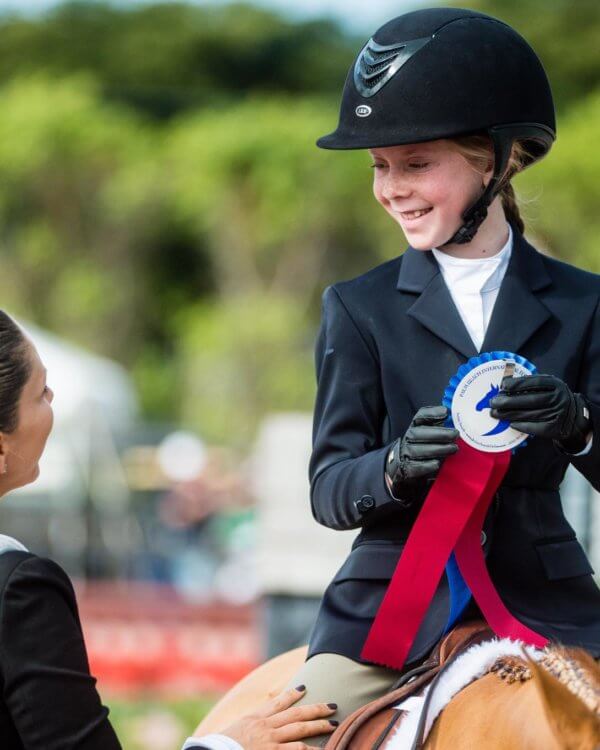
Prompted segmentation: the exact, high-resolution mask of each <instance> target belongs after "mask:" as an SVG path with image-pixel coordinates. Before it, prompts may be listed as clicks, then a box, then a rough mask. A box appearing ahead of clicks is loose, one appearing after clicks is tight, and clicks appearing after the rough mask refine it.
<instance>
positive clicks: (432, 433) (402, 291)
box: [290, 8, 600, 746]
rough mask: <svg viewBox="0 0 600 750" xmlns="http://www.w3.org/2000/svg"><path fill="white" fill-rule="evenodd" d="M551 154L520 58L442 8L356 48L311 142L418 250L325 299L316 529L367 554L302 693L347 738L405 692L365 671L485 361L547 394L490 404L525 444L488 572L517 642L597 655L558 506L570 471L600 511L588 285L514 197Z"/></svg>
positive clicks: (584, 573)
mask: <svg viewBox="0 0 600 750" xmlns="http://www.w3.org/2000/svg"><path fill="white" fill-rule="evenodd" d="M554 138H555V119H554V107H553V102H552V94H551V91H550V87H549V84H548V81H547V78H546V75H545V73H544V70H543V67H542V65H541V63H540V61H539V60H538V58H537V56H536V55H535V53H534V52H533V50H532V49H531V48H530V47H529V45H528V44H527V43H526V42H525V40H524V39H523V38H522V37H520V36H519V35H518V34H517V33H516V32H515V31H514V30H513V29H511V28H510V27H509V26H508V25H506V24H505V23H503V22H501V21H498V20H496V19H493V18H491V17H489V16H487V15H484V14H482V13H477V12H473V11H469V10H459V9H451V8H435V9H426V10H419V11H415V12H412V13H407V14H405V15H403V16H400V17H399V18H395V19H394V20H392V21H390V22H389V23H387V24H385V25H384V26H382V27H381V28H380V29H379V30H378V31H377V32H376V33H375V35H374V36H373V37H372V38H371V39H370V40H369V41H368V42H367V44H366V45H365V46H364V47H363V49H362V50H361V51H360V53H359V55H358V57H357V59H356V61H355V63H354V64H353V65H352V67H351V69H350V71H349V74H348V77H347V80H346V84H345V88H344V92H343V97H342V103H341V112H340V122H339V126H338V128H337V129H336V130H335V132H333V133H331V134H329V135H327V136H325V137H323V138H321V139H320V140H319V141H318V145H319V146H320V147H322V148H329V149H368V150H369V153H370V155H371V157H372V159H373V166H374V168H375V172H374V194H375V198H376V199H377V201H378V202H379V203H380V204H381V205H382V206H383V208H384V209H385V210H386V211H387V212H388V213H389V214H390V216H391V217H392V218H393V220H394V221H396V222H397V223H398V224H399V225H400V227H401V228H402V230H403V232H404V234H405V236H406V238H407V239H408V241H409V243H410V246H409V248H408V249H407V250H406V251H405V252H404V253H403V255H401V256H400V257H398V258H394V259H393V260H391V261H388V262H387V263H383V264H382V265H380V266H378V267H376V268H374V269H372V270H370V271H368V272H367V273H365V274H364V275H362V276H360V277H358V278H356V279H352V280H350V281H345V282H340V283H337V284H334V285H333V286H330V287H328V288H327V289H326V290H325V292H324V295H323V316H322V323H321V328H320V331H319V334H318V339H317V344H316V369H317V380H318V392H317V399H316V406H315V414H314V444H313V454H312V458H311V464H310V481H311V504H312V511H313V514H314V516H315V518H316V519H317V521H319V522H320V523H322V524H325V525H326V526H329V527H331V528H335V529H353V528H356V529H360V533H359V534H358V536H357V538H356V540H355V542H354V545H353V550H352V552H351V554H350V556H349V557H348V559H347V560H346V562H345V563H344V564H343V566H342V567H341V569H340V570H339V571H338V573H337V574H336V576H335V577H334V579H333V581H332V583H331V584H330V585H329V587H328V588H327V590H326V592H325V594H324V597H323V601H322V605H321V609H320V612H319V615H318V618H317V621H316V624H315V626H314V629H313V632H312V635H311V639H310V647H309V655H308V659H307V661H306V662H305V664H304V666H303V668H302V669H301V671H300V673H299V674H297V675H296V676H295V677H294V678H293V683H294V684H296V683H298V682H302V683H304V684H306V686H307V696H308V697H309V698H310V699H311V700H313V701H318V700H328V701H329V700H335V702H336V703H337V704H338V706H339V709H338V713H337V717H336V718H338V719H343V718H345V716H347V715H348V714H349V713H350V712H351V711H353V710H354V709H355V708H357V707H359V706H360V705H363V704H364V703H366V702H367V701H368V700H371V699H374V698H376V697H378V696H379V695H381V694H383V693H385V692H386V691H387V690H388V689H389V688H390V687H391V685H392V684H393V683H394V681H395V680H396V679H397V677H398V674H399V673H398V671H396V670H392V669H388V668H386V667H385V666H381V665H378V664H374V663H372V662H369V661H368V660H366V659H364V658H362V657H361V651H362V648H363V646H364V643H365V641H366V639H367V636H368V634H369V630H370V628H371V625H372V623H373V620H374V618H375V616H376V614H377V611H378V609H379V606H380V604H381V602H382V599H383V597H384V594H385V592H386V589H387V587H388V584H389V581H390V579H391V577H392V575H393V572H394V570H395V568H396V565H397V562H398V559H399V557H400V553H401V551H402V549H403V546H404V543H405V542H406V539H407V537H408V535H409V533H410V530H411V527H412V525H413V523H414V521H415V518H416V516H417V514H418V512H419V509H420V507H421V505H422V503H423V500H424V498H425V496H426V495H427V493H428V491H429V489H430V487H431V485H432V483H433V481H434V480H435V478H436V476H437V473H438V471H439V469H440V466H441V464H442V462H443V460H444V458H445V457H446V456H448V455H450V454H452V453H454V452H455V451H456V450H457V444H456V440H457V437H458V432H457V431H456V430H454V429H453V428H451V427H447V426H444V423H445V420H446V417H447V410H446V408H445V407H443V406H440V405H439V404H440V403H441V399H442V396H443V394H444V389H445V388H446V386H447V384H448V382H449V380H450V378H451V377H452V376H453V375H454V374H455V373H456V371H457V369H458V368H459V366H461V365H462V364H464V363H465V362H466V361H467V360H468V359H470V358H471V357H474V356H476V355H477V354H478V353H479V352H489V351H498V350H500V351H509V352H515V353H518V354H520V355H522V356H524V357H526V358H527V359H529V360H530V361H531V362H533V363H534V364H535V365H536V367H537V372H538V373H542V374H540V375H532V376H531V377H528V378H506V379H504V380H503V381H502V390H501V392H500V394H499V395H498V396H496V398H495V399H492V402H491V407H492V411H491V416H492V417H494V418H496V419H503V420H506V421H508V422H510V424H511V425H512V426H513V427H514V428H515V429H517V430H520V431H522V432H526V433H529V434H530V435H532V436H533V437H532V438H531V439H530V440H529V441H528V443H527V445H526V447H524V448H521V449H520V450H518V451H517V452H516V453H515V455H514V456H513V457H512V460H511V463H510V468H509V470H508V473H507V474H506V476H505V477H504V480H503V482H502V484H501V486H500V489H499V490H498V492H497V493H496V496H495V500H494V502H493V504H492V507H491V510H490V513H489V514H488V518H487V522H486V526H485V533H484V534H483V535H482V544H484V548H485V551H486V555H487V567H488V571H489V573H490V575H491V578H492V580H493V583H494V585H495V587H496V589H497V591H498V592H499V594H500V596H501V598H502V600H503V602H504V603H505V604H506V606H507V607H508V609H509V610H510V612H511V613H512V615H514V616H515V617H516V618H518V619H519V620H520V621H521V622H523V623H525V624H526V625H527V626H528V627H530V628H532V629H533V630H535V631H536V632H537V633H540V634H542V635H543V636H544V637H546V638H549V639H554V640H560V641H562V642H563V643H565V644H568V645H580V646H583V647H584V648H586V649H588V650H589V651H591V652H592V653H593V654H594V655H596V656H599V655H600V591H599V590H598V588H597V586H596V585H595V583H594V581H593V579H592V575H591V573H592V572H593V571H592V569H591V567H590V565H589V562H588V561H587V559H586V556H585V554H584V552H583V550H582V548H581V546H580V545H579V543H578V541H577V540H576V538H575V535H574V532H573V530H572V528H571V527H570V526H569V524H568V522H567V521H566V519H565V517H564V515H563V511H562V507H561V500H560V495H559V490H558V488H559V485H560V482H561V481H562V478H563V476H564V473H565V471H566V469H567V466H568V464H569V463H572V464H573V465H574V466H575V467H576V468H577V469H578V470H579V471H580V472H581V473H582V474H583V475H584V476H585V477H586V478H587V479H588V481H589V482H590V483H591V484H592V485H593V486H594V487H595V488H596V489H598V490H600V440H599V439H596V438H594V435H593V433H594V428H593V425H594V423H595V424H596V425H598V424H600V312H599V307H598V302H599V298H600V277H598V276H597V275H595V274H591V273H587V272H585V271H582V270H580V269H577V268H574V267H573V266H570V265H568V264H565V263H562V262H559V261H557V260H554V259H551V258H548V257H546V256H544V255H542V254H540V253H539V252H538V251H537V250H536V249H535V248H534V247H533V246H532V245H531V244H529V243H528V242H527V241H526V240H525V239H524V237H523V231H524V226H523V221H522V220H521V217H520V216H519V210H518V206H517V203H516V200H515V196H514V192H513V189H512V187H511V184H510V179H511V177H512V176H513V175H514V174H515V173H516V172H518V171H520V170H521V169H523V168H525V167H527V166H529V165H531V164H533V163H534V162H536V161H537V160H539V159H541V158H542V157H543V156H545V155H546V153H547V152H548V151H549V150H550V147H551V146H552V143H553V141H554ZM434 543H435V540H434V539H432V544H434ZM417 585H418V584H417ZM463 594H464V592H463ZM459 598H460V597H459ZM467 602H468V592H467V597H466V598H465V597H464V596H463V598H462V600H461V601H460V602H459V601H458V599H457V598H456V589H452V586H451V583H449V578H448V576H447V575H444V576H443V578H442V580H441V581H440V584H439V586H438V588H437V590H436V593H435V596H434V598H433V600H432V602H431V604H430V606H429V609H428V611H427V614H426V616H425V618H424V620H423V622H422V623H421V626H420V629H419V631H418V634H417V636H416V638H415V640H414V642H413V644H412V648H411V651H410V653H409V656H408V659H407V662H406V664H407V666H409V667H410V666H414V665H415V664H416V663H418V662H419V661H421V660H423V659H424V658H425V657H426V656H427V655H428V653H429V652H430V650H431V648H432V647H433V645H434V644H435V643H436V642H437V641H438V640H439V638H440V637H441V636H442V635H443V633H444V632H445V631H446V630H447V629H448V628H449V627H450V626H451V625H452V624H453V623H454V622H456V621H457V620H459V619H461V618H464V617H466V616H469V615H470V614H476V613H477V608H476V606H475V604H474V602H473V601H472V600H471V602H470V604H467ZM459 605H460V606H459ZM397 627H398V628H399V629H401V628H402V623H401V622H398V624H397ZM290 684H291V683H290ZM326 739H327V738H319V737H317V738H313V740H312V743H313V744H314V745H317V746H320V745H323V744H324V743H325V741H326Z"/></svg>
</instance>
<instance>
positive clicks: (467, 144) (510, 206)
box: [451, 134, 531, 234]
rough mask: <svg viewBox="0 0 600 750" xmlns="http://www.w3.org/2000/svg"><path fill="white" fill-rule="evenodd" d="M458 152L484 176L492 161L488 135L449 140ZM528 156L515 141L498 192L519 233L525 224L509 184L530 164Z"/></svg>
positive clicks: (508, 216) (508, 217) (524, 149)
mask: <svg viewBox="0 0 600 750" xmlns="http://www.w3.org/2000/svg"><path fill="white" fill-rule="evenodd" d="M451 141H452V143H454V145H455V147H456V148H457V150H458V152H459V153H460V154H461V155H462V156H463V157H464V158H465V159H466V160H467V161H468V162H469V164H470V165H471V166H472V167H473V168H474V169H475V170H477V171H478V172H479V173H480V174H482V175H483V174H484V173H485V172H486V171H487V170H488V169H489V165H490V160H493V149H492V141H491V138H490V137H489V136H488V135H485V134H481V135H465V136H458V137H456V138H452V139H451ZM530 160H531V158H530V155H529V153H528V152H527V149H526V148H525V146H524V145H523V144H522V143H520V142H519V141H515V142H514V143H513V146H512V150H511V153H510V158H509V160H508V166H507V168H506V171H505V173H504V175H503V177H502V180H501V182H500V184H501V187H500V190H499V193H498V194H499V195H500V200H501V201H502V208H503V209H504V214H505V216H506V218H507V220H508V221H509V222H510V223H511V224H514V225H515V226H516V227H517V229H518V230H519V232H521V234H523V232H524V231H525V223H524V222H523V219H522V218H521V213H520V211H519V204H518V203H517V198H516V196H515V191H514V189H513V186H512V185H511V184H510V181H511V180H512V178H513V177H514V176H515V175H516V174H517V173H518V172H520V171H521V170H522V169H524V168H525V167H526V166H527V164H529V163H530Z"/></svg>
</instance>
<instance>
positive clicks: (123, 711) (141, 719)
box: [104, 695, 217, 750]
mask: <svg viewBox="0 0 600 750" xmlns="http://www.w3.org/2000/svg"><path fill="white" fill-rule="evenodd" d="M216 699H217V697H216V696H214V695H210V696H207V695H200V696H198V697H197V698H194V699H192V698H185V699H164V698H159V697H157V696H154V695H146V696H143V695H142V696H135V697H132V698H130V699H125V698H123V697H118V698H114V699H111V697H110V696H105V697H104V704H105V705H107V706H109V707H110V720H111V723H112V725H113V727H114V728H115V731H116V733H117V735H118V737H119V739H120V741H121V744H122V745H123V748H124V750H178V749H179V747H180V746H181V744H182V742H183V740H184V739H185V738H186V737H189V736H190V735H191V734H192V733H193V731H194V729H195V728H196V726H197V725H198V723H199V722H200V720H201V719H202V718H203V717H204V716H205V715H206V714H207V713H208V711H209V709H210V708H211V706H212V705H213V704H214V703H215V702H216Z"/></svg>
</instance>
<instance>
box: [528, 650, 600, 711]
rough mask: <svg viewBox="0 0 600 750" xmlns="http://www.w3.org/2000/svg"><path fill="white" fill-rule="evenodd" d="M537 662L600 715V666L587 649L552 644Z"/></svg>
mask: <svg viewBox="0 0 600 750" xmlns="http://www.w3.org/2000/svg"><path fill="white" fill-rule="evenodd" d="M539 664H540V666H542V667H543V668H544V669H545V670H546V671H547V672H549V673H550V674H551V675H552V676H553V677H556V679H557V680H558V681H559V682H560V683H561V684H563V685H564V686H565V687H566V688H567V690H569V692H571V693H573V695H575V696H576V697H577V698H579V700H580V701H582V703H584V704H585V705H586V706H587V707H588V708H589V709H590V711H593V712H594V713H595V714H597V715H599V716H600V666H599V665H598V664H597V662H596V661H595V660H594V658H593V657H592V656H591V655H590V654H588V652H587V651H584V650H583V649H581V648H566V647H564V646H554V647H553V648H550V649H548V651H547V653H546V654H545V655H544V656H543V657H542V659H541V660H540V662H539Z"/></svg>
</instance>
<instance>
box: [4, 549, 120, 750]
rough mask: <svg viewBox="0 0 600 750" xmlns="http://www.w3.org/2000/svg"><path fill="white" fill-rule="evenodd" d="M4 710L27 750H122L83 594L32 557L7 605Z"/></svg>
mask: <svg viewBox="0 0 600 750" xmlns="http://www.w3.org/2000/svg"><path fill="white" fill-rule="evenodd" d="M0 607H1V609H0V667H1V671H2V674H1V677H2V683H3V684H2V687H3V699H4V703H5V705H6V707H7V709H8V711H9V713H10V716H11V719H12V721H13V724H14V726H15V728H16V730H17V733H18V735H19V737H20V739H21V742H22V744H23V747H24V748H26V750H30V749H31V750H34V749H35V750H38V748H44V750H75V748H77V750H79V748H85V749H86V750H96V749H97V750H121V745H120V744H119V741H118V739H117V736H116V734H115V733H114V731H113V729H112V727H111V725H110V722H109V721H108V709H107V708H105V707H104V706H103V705H102V704H101V702H100V697H99V695H98V693H97V691H96V687H95V683H96V680H95V679H94V678H93V677H92V676H91V675H90V670H89V666H88V659H87V654H86V650H85V644H84V641H83V634H82V631H81V626H80V623H79V615H78V613H77V605H76V602H75V593H74V591H73V587H72V586H71V582H70V580H69V578H68V576H67V575H66V573H65V572H64V571H63V570H62V568H60V567H59V566H58V565H56V563H53V562H52V561H50V560H45V559H43V558H39V557H35V556H28V557H26V558H25V559H24V560H23V561H22V562H20V563H19V564H18V565H16V566H15V568H14V569H13V571H12V573H11V574H10V577H9V578H8V580H7V582H6V585H5V587H4V592H3V595H2V599H1V601H0Z"/></svg>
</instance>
